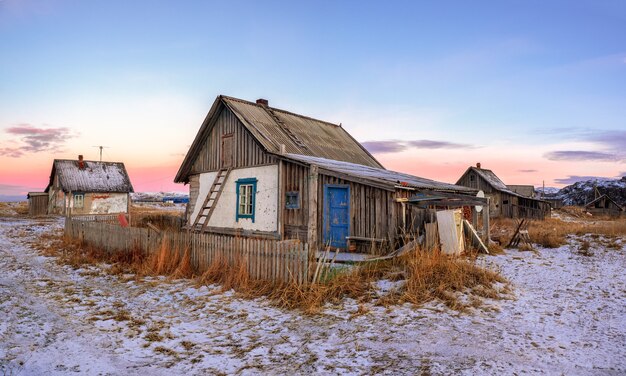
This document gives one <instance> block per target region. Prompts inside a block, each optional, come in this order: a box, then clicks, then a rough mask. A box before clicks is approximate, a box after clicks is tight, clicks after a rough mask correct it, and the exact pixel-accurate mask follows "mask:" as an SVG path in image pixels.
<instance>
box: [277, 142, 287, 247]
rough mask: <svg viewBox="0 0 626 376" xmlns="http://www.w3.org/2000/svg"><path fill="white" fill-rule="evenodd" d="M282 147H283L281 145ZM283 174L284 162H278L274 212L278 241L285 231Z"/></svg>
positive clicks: (284, 182)
mask: <svg viewBox="0 0 626 376" xmlns="http://www.w3.org/2000/svg"><path fill="white" fill-rule="evenodd" d="M281 146H283V147H284V145H281ZM284 174H285V161H283V160H280V161H278V208H277V210H276V214H277V216H278V218H277V228H276V230H277V231H278V235H279V240H284V239H285V231H284V217H285V185H286V180H285V178H284V176H283V175H284Z"/></svg>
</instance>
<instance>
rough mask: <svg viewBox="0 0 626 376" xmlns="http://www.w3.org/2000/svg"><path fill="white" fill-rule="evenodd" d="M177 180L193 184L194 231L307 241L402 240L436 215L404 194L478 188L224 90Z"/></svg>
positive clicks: (342, 244)
mask: <svg viewBox="0 0 626 376" xmlns="http://www.w3.org/2000/svg"><path fill="white" fill-rule="evenodd" d="M175 182H177V183H185V184H187V183H189V184H190V194H189V204H188V206H187V215H186V218H187V227H188V228H190V229H191V230H194V231H206V232H216V233H222V234H231V235H238V236H253V237H269V238H274V239H279V240H286V239H301V240H303V241H306V242H308V243H309V245H310V246H311V247H312V248H313V249H315V248H316V247H317V246H318V245H322V244H328V245H331V246H333V247H336V248H340V249H343V248H346V247H348V246H350V247H352V246H353V245H354V247H356V248H358V249H361V248H362V247H369V246H371V245H372V244H378V243H387V244H391V245H392V246H393V245H396V244H399V243H400V240H401V238H402V237H403V236H415V234H416V232H417V231H419V230H421V231H423V225H424V222H425V221H427V220H432V217H433V216H428V215H425V210H424V209H422V208H419V207H417V206H414V205H409V204H407V198H408V197H411V196H414V195H415V194H417V193H419V192H439V193H440V194H439V195H438V196H437V197H431V198H430V199H433V200H435V199H437V200H441V199H442V197H443V196H445V195H446V194H450V195H452V194H457V195H458V194H464V195H469V196H465V197H472V198H473V196H475V194H476V190H475V189H472V188H467V187H463V186H458V185H454V184H448V183H441V182H436V181H433V180H429V179H424V178H420V177H416V176H412V175H408V174H403V173H398V172H393V171H389V170H386V169H385V168H384V167H383V166H382V165H381V164H380V163H379V162H378V161H377V160H376V159H375V158H374V157H373V156H372V155H371V154H370V153H369V152H368V151H367V150H366V149H365V148H364V147H363V146H362V145H361V144H359V143H358V142H357V141H356V140H355V139H354V138H353V137H352V136H350V134H349V133H348V132H346V130H345V129H344V128H342V127H341V126H340V125H336V124H332V123H329V122H326V121H321V120H317V119H313V118H310V117H307V116H303V115H298V114H294V113H291V112H288V111H284V110H280V109H277V108H273V107H270V106H269V104H268V101H267V100H263V99H259V100H257V101H256V103H254V102H248V101H244V100H241V99H236V98H232V97H226V96H218V97H217V99H216V100H215V102H214V103H213V106H212V107H211V109H210V111H209V113H208V115H207V116H206V118H205V120H204V122H203V123H202V126H201V127H200V130H199V131H198V133H197V135H196V138H195V140H194V141H193V143H192V145H191V148H190V150H189V151H188V152H187V155H186V156H185V159H184V161H183V163H182V165H181V167H180V169H179V171H178V173H177V175H176V178H175ZM454 200H458V198H455V199H453V200H448V201H447V205H448V206H450V205H452V206H454V202H453V201H454ZM429 202H430V203H431V205H436V202H437V201H429ZM455 202H457V203H459V202H461V201H455ZM420 234H423V232H420Z"/></svg>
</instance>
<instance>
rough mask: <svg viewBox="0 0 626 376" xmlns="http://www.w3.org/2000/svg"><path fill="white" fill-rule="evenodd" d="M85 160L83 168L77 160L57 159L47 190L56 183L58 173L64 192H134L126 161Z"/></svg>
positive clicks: (53, 165) (53, 164)
mask: <svg viewBox="0 0 626 376" xmlns="http://www.w3.org/2000/svg"><path fill="white" fill-rule="evenodd" d="M83 162H84V164H85V166H84V168H82V169H81V168H79V166H78V161H77V160H73V159H55V160H54V162H53V163H52V172H51V173H50V182H49V183H48V187H47V188H46V192H48V191H49V190H50V187H51V186H52V184H54V176H55V175H58V177H59V184H60V186H61V189H62V190H63V191H64V192H111V193H127V192H133V186H132V184H131V183H130V178H129V177H128V173H127V172H126V167H124V163H121V162H98V161H83Z"/></svg>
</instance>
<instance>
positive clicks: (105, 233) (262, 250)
mask: <svg viewBox="0 0 626 376" xmlns="http://www.w3.org/2000/svg"><path fill="white" fill-rule="evenodd" d="M65 235H66V236H68V237H70V238H72V239H76V240H79V241H80V242H83V243H86V244H90V245H93V246H95V247H97V248H100V249H103V250H105V251H107V252H115V251H128V250H131V249H141V250H142V251H143V252H145V253H153V252H158V251H159V250H160V249H161V247H162V246H163V244H164V242H167V244H165V245H166V246H167V247H169V249H171V250H174V251H176V252H181V253H182V252H184V251H185V250H187V249H188V250H189V251H190V255H191V262H192V266H193V267H194V268H195V270H196V271H197V272H198V273H202V272H203V271H204V270H206V269H207V267H208V266H209V265H211V263H212V262H213V261H214V260H216V259H221V260H224V261H226V262H228V263H229V264H230V265H235V263H237V262H243V263H245V265H246V266H247V268H248V273H249V275H250V278H251V279H256V280H264V281H271V282H296V283H298V284H306V283H307V282H308V281H309V270H310V267H309V265H310V260H309V249H308V245H307V244H306V243H300V242H298V241H277V240H274V239H256V238H247V237H237V236H230V235H218V234H211V233H193V232H162V233H158V232H156V231H154V230H151V229H149V228H138V227H121V226H120V225H119V224H113V223H106V222H93V221H89V220H85V218H83V217H81V218H77V217H72V218H69V217H66V218H65ZM311 262H313V261H311Z"/></svg>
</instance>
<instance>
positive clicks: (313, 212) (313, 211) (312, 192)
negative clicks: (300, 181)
mask: <svg viewBox="0 0 626 376" xmlns="http://www.w3.org/2000/svg"><path fill="white" fill-rule="evenodd" d="M308 183H309V184H308V186H309V200H308V204H307V208H308V213H309V219H308V230H307V243H308V244H309V251H310V252H312V254H313V255H314V254H315V250H317V248H318V245H317V239H318V227H317V224H318V220H319V218H318V212H317V209H318V193H319V191H318V186H319V174H318V168H317V166H311V168H310V170H309V179H308Z"/></svg>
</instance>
